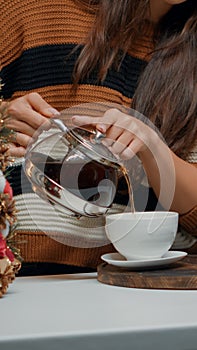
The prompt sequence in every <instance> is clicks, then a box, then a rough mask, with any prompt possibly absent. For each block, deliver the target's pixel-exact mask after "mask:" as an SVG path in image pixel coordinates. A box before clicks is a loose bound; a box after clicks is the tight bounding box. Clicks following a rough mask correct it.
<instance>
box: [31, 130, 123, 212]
mask: <svg viewBox="0 0 197 350" xmlns="http://www.w3.org/2000/svg"><path fill="white" fill-rule="evenodd" d="M93 136H94V135H93V133H92V132H90V131H87V130H84V129H80V128H76V129H74V130H70V129H68V128H66V129H65V130H64V131H60V130H59V128H58V126H57V128H55V130H50V132H49V135H48V134H47V132H46V131H45V132H44V134H41V137H40V140H39V139H38V140H37V142H35V144H34V143H33V144H32V145H31V147H30V149H29V150H28V152H27V155H26V159H25V172H26V175H27V177H28V178H29V180H30V181H31V183H32V188H33V190H34V191H35V192H36V193H37V194H38V195H39V196H40V197H42V198H44V199H47V200H48V201H50V203H52V204H53V205H54V206H55V207H57V209H59V210H62V211H63V212H65V211H66V210H67V211H69V212H70V213H72V214H74V215H76V216H80V215H85V216H98V215H103V214H105V213H106V212H107V210H108V208H109V207H110V206H111V205H112V203H113V200H114V197H115V194H116V188H117V184H118V177H119V171H120V166H119V164H118V161H117V159H116V158H115V157H114V155H113V154H112V153H111V152H110V151H109V150H108V149H107V148H106V147H105V146H104V145H102V144H100V143H98V142H95V143H94V137H93Z"/></svg>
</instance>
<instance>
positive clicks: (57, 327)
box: [0, 274, 197, 350]
mask: <svg viewBox="0 0 197 350" xmlns="http://www.w3.org/2000/svg"><path fill="white" fill-rule="evenodd" d="M0 349H1V350H45V349H46V350H63V349H64V350H68V349H69V350H97V349H98V350H101V349H104V350H105V349H107V350H112V349H113V350H116V349H117V350H122V349H128V350H149V349H151V350H164V349H165V350H196V349H197V291H166V290H142V289H130V288H122V287H113V286H108V285H104V284H101V283H100V282H98V281H97V279H96V274H76V275H61V276H45V277H33V278H32V277H23V278H21V277H20V278H19V277H18V278H17V279H16V280H15V281H14V283H13V284H11V285H10V286H9V290H8V293H7V294H6V295H5V296H4V297H3V298H2V299H0Z"/></svg>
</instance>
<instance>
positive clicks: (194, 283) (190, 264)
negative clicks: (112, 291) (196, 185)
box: [97, 255, 197, 290]
mask: <svg viewBox="0 0 197 350" xmlns="http://www.w3.org/2000/svg"><path fill="white" fill-rule="evenodd" d="M97 272H98V277H97V279H98V281H99V282H102V283H105V284H110V285H114V286H121V287H129V288H145V289H182V290H184V289H187V290H189V289H197V255H189V256H187V257H185V258H184V259H183V260H181V261H179V262H176V263H174V264H171V265H169V266H168V267H166V266H165V268H163V269H162V268H159V269H155V270H143V271H142V270H140V271H131V270H129V269H126V268H122V267H116V266H112V265H109V264H107V263H102V264H100V265H99V266H98V268H97Z"/></svg>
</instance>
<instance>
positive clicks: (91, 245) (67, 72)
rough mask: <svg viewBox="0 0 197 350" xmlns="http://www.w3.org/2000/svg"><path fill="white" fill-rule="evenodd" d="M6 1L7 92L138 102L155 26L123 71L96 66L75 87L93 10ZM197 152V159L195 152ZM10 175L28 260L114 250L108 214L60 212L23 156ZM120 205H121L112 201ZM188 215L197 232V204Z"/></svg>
mask: <svg viewBox="0 0 197 350" xmlns="http://www.w3.org/2000/svg"><path fill="white" fill-rule="evenodd" d="M1 4H3V9H1V42H0V63H1V68H2V70H1V77H2V79H3V83H4V84H5V85H4V87H3V96H4V99H5V100H9V99H13V98H16V97H19V96H22V95H24V94H26V93H29V92H31V91H36V92H38V93H40V94H41V96H42V97H43V98H44V99H45V100H46V101H47V102H48V103H50V104H51V105H52V106H53V107H55V108H57V109H58V110H62V109H65V108H68V107H71V106H75V105H78V104H82V103H87V102H104V103H106V102H107V103H109V102H110V103H118V104H120V105H125V106H128V107H129V106H130V105H131V102H132V97H133V95H134V92H135V89H136V86H137V82H138V78H139V76H140V74H141V72H142V71H143V69H144V68H145V66H146V64H147V57H148V54H149V53H150V52H151V50H152V48H153V44H152V40H151V38H152V37H151V30H147V33H146V35H144V36H143V37H142V38H141V40H140V41H139V42H138V43H136V44H135V46H134V47H133V48H132V50H131V51H130V52H128V53H127V54H126V56H125V58H124V60H123V61H122V64H121V67H120V70H119V71H116V70H115V69H111V70H109V72H108V74H107V76H106V79H105V81H104V82H102V83H97V72H96V71H94V72H93V73H91V75H90V76H89V77H88V78H86V79H84V80H83V81H82V82H81V83H80V85H79V87H78V89H77V93H76V94H74V93H73V91H72V90H71V87H72V73H73V68H74V65H75V62H76V59H77V57H78V55H79V53H80V50H81V47H83V45H84V41H85V38H86V36H87V33H88V32H89V30H90V28H91V26H92V23H93V21H94V17H93V15H91V14H87V13H86V12H85V11H84V10H83V9H81V8H79V7H78V6H77V5H76V3H75V2H74V1H72V0H39V1H37V0H7V1H3V2H1ZM76 47H77V49H76V50H75V51H74V52H73V49H74V48H76ZM192 157H193V158H191V161H193V162H195V161H196V153H195V152H194V153H193V155H192ZM21 173H22V175H21ZM9 181H10V182H11V185H12V187H13V189H14V194H15V199H16V205H17V209H18V226H17V239H18V241H19V242H21V243H19V248H20V250H21V255H22V256H23V258H24V260H25V261H28V262H38V261H39V262H57V263H64V264H71V265H78V266H90V267H95V266H96V265H97V264H98V262H99V259H100V256H101V255H102V254H103V253H105V252H109V251H112V250H113V248H112V246H111V245H110V244H109V241H108V240H107V238H106V236H105V232H104V228H103V226H104V218H98V219H87V218H82V220H80V221H79V222H78V221H77V219H74V218H70V217H68V216H66V215H63V214H60V213H57V212H55V211H54V209H53V208H52V207H51V206H50V205H49V204H47V203H45V202H43V201H42V200H41V199H40V198H39V197H37V196H36V195H35V194H34V193H33V192H32V190H31V186H30V184H29V183H28V181H27V179H26V178H25V176H24V174H23V171H22V172H21V165H20V164H19V162H17V161H16V163H15V164H14V165H13V166H12V167H11V169H10V175H9ZM21 184H22V186H21ZM21 187H22V190H21ZM120 210H122V206H121V205H116V206H114V207H113V208H112V209H111V211H113V212H116V211H120ZM187 217H188V216H186V218H182V219H181V220H182V224H183V226H184V225H185V226H184V227H185V228H186V229H188V230H190V231H191V232H192V230H193V232H194V230H196V220H197V214H196V211H193V213H189V220H188V219H187ZM195 232H196V231H195ZM192 242H193V241H192Z"/></svg>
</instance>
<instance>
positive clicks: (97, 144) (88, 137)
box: [69, 127, 120, 166]
mask: <svg viewBox="0 0 197 350" xmlns="http://www.w3.org/2000/svg"><path fill="white" fill-rule="evenodd" d="M69 134H70V135H71V136H72V140H70V141H71V143H72V144H73V145H75V146H76V143H77V145H78V146H79V145H81V146H82V148H81V147H80V151H82V152H83V148H84V147H85V148H86V150H85V154H86V155H87V156H89V157H90V158H92V159H94V160H97V161H98V162H100V163H104V164H107V165H110V166H119V163H120V161H119V160H118V158H117V157H116V156H115V155H114V154H113V153H112V152H111V151H110V150H109V149H108V148H107V147H106V146H105V145H103V143H102V142H101V140H102V139H103V138H104V137H105V135H104V134H102V133H101V132H99V131H98V130H92V131H90V130H87V129H84V128H81V127H80V128H74V129H70V130H69ZM72 141H73V142H72ZM83 153H84V152H83Z"/></svg>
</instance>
